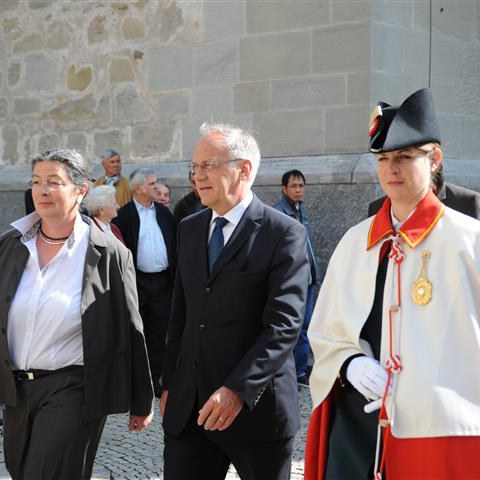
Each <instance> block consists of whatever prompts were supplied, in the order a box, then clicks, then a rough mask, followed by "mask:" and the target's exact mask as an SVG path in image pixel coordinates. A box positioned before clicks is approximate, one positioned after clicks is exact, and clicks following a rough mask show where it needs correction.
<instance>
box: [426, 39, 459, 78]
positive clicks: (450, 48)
mask: <svg viewBox="0 0 480 480" xmlns="http://www.w3.org/2000/svg"><path fill="white" fill-rule="evenodd" d="M463 45H464V42H462V41H461V40H457V39H455V38H453V37H447V36H446V35H442V34H434V35H433V38H432V78H441V79H442V81H443V82H445V83H450V84H451V85H455V84H456V83H457V82H458V80H459V78H460V72H461V69H462V59H463ZM445 59H448V61H445Z"/></svg>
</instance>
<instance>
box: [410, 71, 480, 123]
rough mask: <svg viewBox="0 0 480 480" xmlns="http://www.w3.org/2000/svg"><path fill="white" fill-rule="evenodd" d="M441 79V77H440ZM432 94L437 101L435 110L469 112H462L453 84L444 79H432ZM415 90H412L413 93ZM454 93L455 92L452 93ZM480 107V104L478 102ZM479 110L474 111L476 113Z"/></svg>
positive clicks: (457, 112)
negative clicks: (445, 81) (444, 81)
mask: <svg viewBox="0 0 480 480" xmlns="http://www.w3.org/2000/svg"><path fill="white" fill-rule="evenodd" d="M438 80H441V79H438ZM431 89H432V94H433V98H434V101H435V110H436V111H437V113H439V112H445V113H450V114H451V113H456V114H462V113H463V114H466V113H467V112H462V111H461V109H460V108H458V103H457V101H456V100H457V95H455V93H456V92H452V86H451V85H449V84H448V83H443V82H442V81H436V80H435V79H433V80H432V85H431ZM414 91H415V90H412V93H413V92H414ZM452 93H454V94H453V95H452ZM478 107H479V108H480V104H478ZM477 113H478V110H476V111H475V113H473V115H476V114H477Z"/></svg>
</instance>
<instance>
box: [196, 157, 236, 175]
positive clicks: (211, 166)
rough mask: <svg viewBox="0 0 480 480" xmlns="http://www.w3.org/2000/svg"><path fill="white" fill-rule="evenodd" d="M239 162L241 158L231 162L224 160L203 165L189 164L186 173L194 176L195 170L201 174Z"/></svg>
mask: <svg viewBox="0 0 480 480" xmlns="http://www.w3.org/2000/svg"><path fill="white" fill-rule="evenodd" d="M241 160H243V158H234V159H233V160H225V161H224V162H220V161H212V162H203V163H191V164H190V165H189V166H188V171H189V172H190V175H195V173H196V172H197V170H201V171H202V172H210V171H211V170H213V169H214V168H218V167H219V166H220V165H223V164H224V163H233V162H239V161H241Z"/></svg>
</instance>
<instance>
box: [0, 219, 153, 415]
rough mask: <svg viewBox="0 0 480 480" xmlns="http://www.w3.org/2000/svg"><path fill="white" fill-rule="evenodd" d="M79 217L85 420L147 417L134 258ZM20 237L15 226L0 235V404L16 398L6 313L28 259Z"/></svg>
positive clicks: (149, 391)
mask: <svg viewBox="0 0 480 480" xmlns="http://www.w3.org/2000/svg"><path fill="white" fill-rule="evenodd" d="M83 219H84V221H86V222H87V223H89V224H90V240H89V245H88V247H87V252H86V256H85V266H84V272H83V287H82V303H81V305H82V307H81V315H82V332H83V357H84V375H85V410H84V420H85V421H89V420H94V419H96V418H100V417H102V416H104V415H108V414H110V413H120V412H126V411H130V413H131V414H132V415H142V416H144V415H148V414H149V413H150V411H151V409H152V401H153V387H152V381H151V379H150V370H149V365H148V357H147V350H146V347H145V340H144V337H143V325H142V319H141V318H140V315H139V313H138V299H137V288H136V283H135V270H134V268H133V263H132V256H131V253H130V252H129V251H128V250H127V249H126V248H125V247H124V246H123V245H122V244H121V243H120V242H119V241H117V240H116V239H114V238H110V237H109V236H107V235H105V234H103V233H102V232H100V231H99V230H98V228H97V227H96V226H94V225H93V224H92V222H91V220H90V219H89V218H87V217H83ZM20 236H21V234H20V232H18V231H17V230H9V231H8V232H6V233H4V234H3V235H2V236H0V292H1V295H2V301H1V302H0V325H1V335H0V403H5V404H7V405H16V402H17V398H16V388H15V380H14V378H13V375H12V371H11V368H10V359H9V352H8V346H7V335H6V332H7V319H8V311H9V308H10V303H11V300H12V298H13V297H14V296H15V292H16V290H17V287H18V285H19V283H20V280H21V278H22V274H23V271H24V269H25V265H26V263H27V260H28V257H29V253H28V250H27V248H26V247H25V246H24V245H23V244H22V243H21V241H20Z"/></svg>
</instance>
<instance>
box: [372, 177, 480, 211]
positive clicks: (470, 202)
mask: <svg viewBox="0 0 480 480" xmlns="http://www.w3.org/2000/svg"><path fill="white" fill-rule="evenodd" d="M437 197H438V198H439V199H440V200H441V201H442V202H443V203H444V204H445V205H446V206H447V207H450V208H453V209H454V210H457V212H460V213H463V214H465V215H468V216H469V217H473V218H476V219H477V220H480V194H479V193H477V192H474V191H473V190H469V189H468V188H463V187H459V186H458V185H454V184H453V183H448V182H445V183H444V184H443V186H442V188H441V189H440V191H439V192H438V194H437ZM385 198H386V197H382V198H378V199H377V200H375V201H373V202H372V203H371V204H370V205H369V206H368V216H369V217H371V216H372V215H375V214H376V213H377V212H378V211H379V210H380V208H381V206H382V205H383V202H384V201H385Z"/></svg>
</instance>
